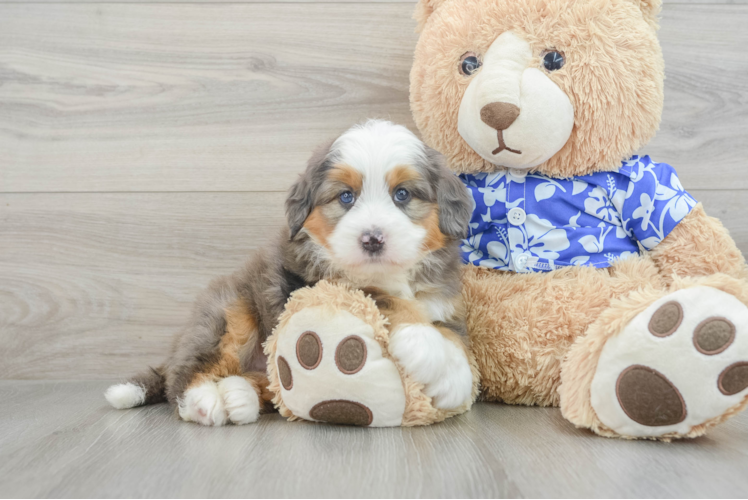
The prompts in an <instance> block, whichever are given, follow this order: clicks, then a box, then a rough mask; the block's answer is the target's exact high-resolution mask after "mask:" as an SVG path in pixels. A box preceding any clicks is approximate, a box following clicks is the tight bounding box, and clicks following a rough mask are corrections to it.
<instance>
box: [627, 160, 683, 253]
mask: <svg viewBox="0 0 748 500" xmlns="http://www.w3.org/2000/svg"><path fill="white" fill-rule="evenodd" d="M619 173H620V174H623V175H625V176H627V177H628V178H629V183H628V186H627V189H626V198H625V199H624V201H623V204H622V207H621V222H622V225H623V228H624V230H625V231H626V233H627V234H628V235H629V236H630V237H631V238H633V239H635V240H637V241H638V242H639V243H640V244H641V245H642V246H643V247H644V248H645V249H647V250H652V249H653V248H654V247H656V246H657V245H658V244H659V243H660V242H661V241H662V240H663V239H665V237H666V236H667V235H668V234H670V232H671V231H672V230H673V229H674V228H675V226H677V225H678V223H679V222H680V221H681V220H683V218H684V217H685V216H686V215H688V213H689V212H690V211H691V209H692V208H693V207H694V206H696V200H694V199H693V197H692V196H691V195H690V194H688V193H687V192H686V190H684V189H683V186H682V185H681V183H680V180H679V179H678V174H677V173H676V172H675V169H674V168H673V167H671V166H670V165H668V164H667V163H656V162H653V161H652V160H651V159H650V158H649V157H648V156H643V157H641V158H637V157H634V158H632V159H631V160H629V161H628V162H625V163H624V165H623V167H622V168H621V170H620V171H619Z"/></svg>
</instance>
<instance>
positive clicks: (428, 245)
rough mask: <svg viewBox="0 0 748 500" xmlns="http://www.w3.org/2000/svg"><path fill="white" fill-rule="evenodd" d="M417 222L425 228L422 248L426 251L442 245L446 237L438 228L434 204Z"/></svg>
mask: <svg viewBox="0 0 748 500" xmlns="http://www.w3.org/2000/svg"><path fill="white" fill-rule="evenodd" d="M417 224H419V225H421V226H423V227H424V228H425V229H426V237H425V238H424V239H423V248H424V249H425V250H426V251H429V252H433V251H435V250H439V249H440V248H443V247H444V244H445V242H446V239H447V237H446V236H444V233H442V232H441V230H440V229H439V211H438V210H437V209H436V206H433V207H432V208H431V212H430V213H429V214H428V215H427V216H426V217H425V218H423V219H422V220H420V221H419V222H417Z"/></svg>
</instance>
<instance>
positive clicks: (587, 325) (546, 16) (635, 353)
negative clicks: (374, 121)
mask: <svg viewBox="0 0 748 500" xmlns="http://www.w3.org/2000/svg"><path fill="white" fill-rule="evenodd" d="M660 8H661V5H660V0H521V1H520V0H419V2H418V4H417V7H416V14H415V17H416V21H417V23H418V28H417V31H418V33H419V39H418V42H417V46H416V50H415V56H414V62H413V65H412V70H411V75H410V80H411V81H410V103H411V110H412V113H413V118H414V120H415V123H416V125H417V127H418V129H419V130H420V133H421V134H422V137H423V139H424V141H425V142H426V143H427V144H428V145H429V146H431V147H433V148H434V149H436V150H437V151H439V152H441V153H442V154H443V155H445V157H446V160H447V164H448V167H449V168H450V169H451V170H452V171H453V172H454V173H455V174H458V175H459V177H460V179H461V180H462V181H463V183H464V184H465V187H466V189H467V190H469V192H470V194H471V196H472V198H473V216H472V219H471V221H470V228H469V235H468V237H467V238H466V239H465V240H464V241H463V244H462V252H463V260H464V261H465V263H466V265H465V269H464V277H463V296H464V300H465V303H466V307H467V320H468V333H469V337H470V341H471V348H472V352H473V354H474V356H475V358H476V361H477V363H478V367H479V371H480V377H481V382H480V383H481V389H480V399H482V400H485V401H494V402H503V403H508V404H520V405H538V406H560V408H561V412H562V415H563V416H564V417H565V418H566V419H567V420H568V421H569V422H571V423H572V424H574V425H576V426H577V427H581V428H588V429H591V430H592V431H594V432H595V433H597V434H599V435H602V436H608V437H620V438H628V439H636V438H644V439H660V440H670V439H673V438H682V437H696V436H699V435H702V434H704V433H705V432H706V431H707V430H708V429H709V428H711V427H713V426H715V425H717V424H719V423H721V422H723V421H725V420H726V419H727V418H729V417H731V416H733V415H735V414H737V413H738V412H740V411H741V410H742V409H744V408H745V406H746V404H747V403H748V307H747V304H748V282H747V281H746V278H747V277H748V268H747V267H746V263H745V260H744V258H743V256H742V255H741V252H740V251H739V250H738V248H737V246H736V244H735V242H734V241H733V240H732V238H731V237H730V235H729V234H728V231H727V230H726V229H725V228H724V226H723V225H722V224H721V223H720V221H719V220H717V219H715V218H712V217H709V216H708V215H707V214H706V213H705V211H704V208H703V206H702V205H701V204H700V203H698V202H697V201H696V200H695V199H694V198H693V197H692V196H691V195H690V194H689V193H688V192H687V191H686V190H685V189H684V188H683V186H682V185H681V183H680V181H679V179H678V175H677V172H676V170H675V168H673V167H672V166H670V165H668V164H667V163H659V162H658V161H659V160H657V161H656V160H655V159H653V158H650V157H648V156H638V155H637V154H636V153H637V151H638V150H639V149H640V148H641V147H642V146H644V145H645V144H646V143H647V141H649V140H650V139H651V138H652V137H653V136H654V134H655V132H656V130H657V129H658V126H659V122H660V118H661V113H662V107H663V80H664V62H663V56H662V52H661V48H660V45H659V42H658V38H657V29H658V21H657V16H658V13H659V12H660Z"/></svg>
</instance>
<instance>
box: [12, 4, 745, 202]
mask: <svg viewBox="0 0 748 500" xmlns="http://www.w3.org/2000/svg"><path fill="white" fill-rule="evenodd" d="M411 11H412V5H411V4H407V3H400V4H386V5H376V4H371V5H367V4H357V5H354V4H303V5H293V4H280V3H273V4H235V3H231V4H215V5H195V4H180V5H170V4H163V3H157V4H147V5H128V4H95V5H92V4H58V5H41V4H28V3H23V4H9V3H6V4H2V5H0V81H2V82H3V85H0V106H1V107H2V110H3V113H2V114H0V159H2V160H0V161H2V162H3V165H2V168H0V192H35V191H50V192H52V191H54V192H64V191H73V192H78V191H205V190H208V191H236V190H241V191H265V190H269V191H277V190H283V189H285V188H286V187H287V186H288V185H289V183H290V182H291V177H290V175H291V173H292V172H295V171H296V170H298V169H299V167H300V166H301V165H303V164H304V162H305V160H306V158H307V156H308V155H309V152H310V151H311V149H312V148H313V147H314V146H315V145H316V144H318V143H320V142H322V141H323V140H325V139H327V138H329V137H331V136H334V135H335V134H336V133H338V132H339V131H341V130H343V129H345V128H346V127H347V126H348V125H350V124H351V123H353V122H356V121H359V120H362V119H364V118H366V117H369V116H379V117H386V118H391V119H393V120H395V121H398V122H402V123H404V124H406V125H408V126H412V120H411V117H410V113H409V110H408V71H409V68H410V63H411V58H412V51H413V47H414V44H415V41H416V35H415V34H414V33H413V28H414V23H413V21H412V20H411V18H410V16H411ZM747 21H748V6H745V5H720V6H713V5H670V6H668V7H666V9H665V11H664V14H663V21H662V30H661V39H662V44H663V47H664V51H665V58H666V63H667V74H668V79H667V82H666V85H667V99H666V108H665V113H664V120H663V126H662V130H661V132H660V134H659V135H658V137H657V138H656V139H655V140H654V141H653V142H652V144H651V145H650V146H648V147H647V148H646V149H645V152H648V153H651V154H652V155H653V156H654V157H655V158H656V159H658V161H666V162H668V163H671V164H673V165H674V166H676V167H677V168H678V170H679V172H680V173H681V176H682V179H683V182H684V184H685V185H686V186H687V187H688V186H699V187H700V188H704V189H707V188H708V189H732V188H741V189H745V188H748V179H747V178H746V177H745V176H744V175H742V174H743V170H744V167H745V160H744V158H746V157H748V143H746V141H745V140H744V138H745V137H746V136H748V120H746V119H745V117H746V116H748V109H747V107H748V80H746V78H745V75H746V74H748V57H746V55H745V51H744V50H743V47H745V46H747V45H748V30H745V24H746V22H747ZM217 26H220V29H217V28H216V27H217ZM41 33H43V34H44V36H40V34H41ZM705 167H706V168H708V169H709V170H708V172H709V173H708V175H706V176H705V175H703V173H702V172H703V170H704V168H705ZM715 169H717V170H718V171H716V172H715Z"/></svg>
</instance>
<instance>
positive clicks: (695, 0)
mask: <svg viewBox="0 0 748 500" xmlns="http://www.w3.org/2000/svg"><path fill="white" fill-rule="evenodd" d="M747 2H748V0H663V3H664V4H711V5H723V4H728V5H733V4H744V3H747ZM2 3H45V4H46V3H96V4H108V3H145V4H147V3H201V4H210V3H265V4H273V3H408V4H412V5H415V3H416V0H28V1H26V0H0V4H2Z"/></svg>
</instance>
